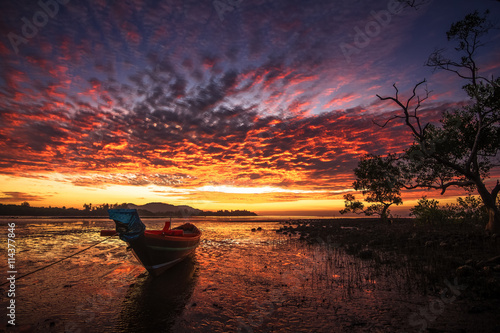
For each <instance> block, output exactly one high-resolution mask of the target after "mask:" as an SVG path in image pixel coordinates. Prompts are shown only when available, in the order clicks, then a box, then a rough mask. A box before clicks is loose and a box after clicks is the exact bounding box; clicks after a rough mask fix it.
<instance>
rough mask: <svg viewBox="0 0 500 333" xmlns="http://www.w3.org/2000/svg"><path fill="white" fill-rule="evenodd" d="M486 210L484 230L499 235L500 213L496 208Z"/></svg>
mask: <svg viewBox="0 0 500 333" xmlns="http://www.w3.org/2000/svg"><path fill="white" fill-rule="evenodd" d="M487 209H488V216H489V220H488V224H487V225H486V230H488V231H489V232H491V233H493V234H498V233H500V212H499V211H498V208H496V207H495V208H490V207H487Z"/></svg>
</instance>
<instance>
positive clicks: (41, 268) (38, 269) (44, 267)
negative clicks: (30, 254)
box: [0, 233, 118, 287]
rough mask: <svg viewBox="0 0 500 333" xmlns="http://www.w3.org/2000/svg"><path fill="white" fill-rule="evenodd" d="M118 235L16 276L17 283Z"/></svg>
mask: <svg viewBox="0 0 500 333" xmlns="http://www.w3.org/2000/svg"><path fill="white" fill-rule="evenodd" d="M116 235H118V233H116V234H114V235H112V236H109V237H106V238H105V239H103V240H102V241H99V242H97V243H95V244H93V245H91V246H89V247H87V248H85V249H83V250H80V251H78V252H75V253H73V254H72V255H69V256H67V257H64V258H62V259H59V260H57V261H55V262H53V263H51V264H48V265H47V266H43V267H40V268H37V269H35V270H34V271H32V272H29V273H26V274H24V275H21V276H19V277H18V276H16V281H17V280H20V279H22V278H23V277H26V276H28V275H31V274H33V273H36V272H39V271H41V270H44V269H46V268H49V267H50V266H54V265H55V264H58V263H60V262H61V261H63V260H66V259H69V258H71V257H74V256H76V255H77V254H80V253H82V252H84V251H87V250H88V249H91V248H93V247H94V246H97V245H99V244H101V243H102V242H105V241H107V240H108V239H110V238H112V237H114V236H116ZM8 283H10V281H7V282H4V283H2V284H0V287H1V286H4V285H6V284H8Z"/></svg>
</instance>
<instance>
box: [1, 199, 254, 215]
mask: <svg viewBox="0 0 500 333" xmlns="http://www.w3.org/2000/svg"><path fill="white" fill-rule="evenodd" d="M127 205H128V204H111V205H110V204H103V205H99V206H94V207H93V206H92V205H87V204H85V205H84V207H85V208H84V209H77V208H66V207H62V208H59V207H31V206H30V205H29V203H27V202H24V203H22V204H21V205H14V204H1V203H0V216H3V217H18V216H19V217H21V216H34V217H48V216H50V217H54V218H59V217H61V218H62V217H65V218H78V217H103V218H104V217H108V212H107V210H108V209H110V208H127ZM137 211H138V213H139V215H140V216H141V217H177V218H178V217H192V216H257V214H256V213H254V212H250V211H247V210H218V211H216V212H212V211H201V210H194V209H192V208H191V209H186V208H179V209H177V210H173V211H163V212H151V211H149V210H146V209H140V208H139V209H137Z"/></svg>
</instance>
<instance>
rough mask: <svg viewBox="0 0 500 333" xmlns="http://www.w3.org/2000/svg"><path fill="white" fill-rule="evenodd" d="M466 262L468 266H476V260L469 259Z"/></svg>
mask: <svg viewBox="0 0 500 333" xmlns="http://www.w3.org/2000/svg"><path fill="white" fill-rule="evenodd" d="M465 264H466V265H468V266H476V261H474V260H473V259H469V260H467V261H466V262H465Z"/></svg>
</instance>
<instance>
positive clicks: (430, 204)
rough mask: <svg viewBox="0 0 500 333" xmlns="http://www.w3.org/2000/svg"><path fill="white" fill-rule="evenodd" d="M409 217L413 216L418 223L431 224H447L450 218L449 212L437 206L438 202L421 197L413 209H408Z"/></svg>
mask: <svg viewBox="0 0 500 333" xmlns="http://www.w3.org/2000/svg"><path fill="white" fill-rule="evenodd" d="M410 216H415V219H416V220H417V221H418V222H419V223H424V224H432V223H443V222H447V221H449V220H450V218H451V214H450V210H449V209H447V208H442V207H440V206H439V201H437V200H434V199H430V200H429V199H427V198H426V197H423V198H422V199H420V200H418V203H417V205H416V206H415V207H413V208H410Z"/></svg>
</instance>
